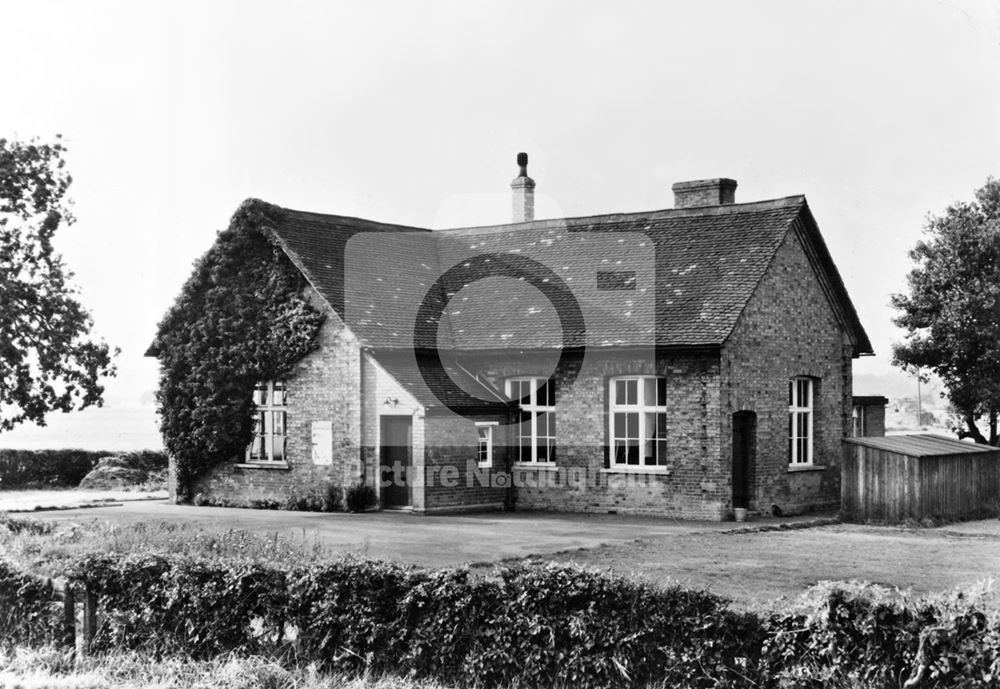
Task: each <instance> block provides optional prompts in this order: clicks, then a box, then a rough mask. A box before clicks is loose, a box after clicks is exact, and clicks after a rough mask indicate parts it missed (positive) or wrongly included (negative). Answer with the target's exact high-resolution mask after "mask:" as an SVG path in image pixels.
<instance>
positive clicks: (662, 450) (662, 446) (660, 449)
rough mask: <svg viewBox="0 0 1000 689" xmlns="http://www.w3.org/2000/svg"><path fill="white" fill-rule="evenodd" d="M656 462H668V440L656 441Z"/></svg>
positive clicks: (661, 464)
mask: <svg viewBox="0 0 1000 689" xmlns="http://www.w3.org/2000/svg"><path fill="white" fill-rule="evenodd" d="M656 463H657V464H659V465H660V466H663V465H664V464H666V463H667V441H666V440H657V441H656Z"/></svg>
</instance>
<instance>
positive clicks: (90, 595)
mask: <svg viewBox="0 0 1000 689" xmlns="http://www.w3.org/2000/svg"><path fill="white" fill-rule="evenodd" d="M52 590H53V593H54V596H55V599H56V600H61V601H62V604H63V614H62V623H63V624H62V636H61V639H60V642H61V645H62V646H64V647H66V648H71V649H76V650H77V651H79V652H80V653H81V654H82V655H86V654H87V653H89V652H90V645H91V643H92V642H93V641H94V635H95V634H97V594H96V593H94V592H93V591H89V590H85V589H83V588H82V587H79V586H73V585H72V584H70V583H67V582H65V581H63V580H59V579H56V580H53V581H52ZM78 605H79V606H80V607H81V608H82V609H81V610H80V615H79V617H78V616H77V606H78ZM78 620H79V622H80V624H77V622H78Z"/></svg>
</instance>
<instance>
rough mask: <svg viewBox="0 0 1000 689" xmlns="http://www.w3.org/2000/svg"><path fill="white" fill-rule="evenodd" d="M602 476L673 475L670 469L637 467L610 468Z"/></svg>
mask: <svg viewBox="0 0 1000 689" xmlns="http://www.w3.org/2000/svg"><path fill="white" fill-rule="evenodd" d="M601 473H602V474H647V475H652V476H670V474H671V473H672V472H671V471H670V469H654V468H652V467H649V468H646V467H637V468H635V469H632V468H628V467H610V468H604V469H601Z"/></svg>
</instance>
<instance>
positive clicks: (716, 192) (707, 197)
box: [672, 177, 736, 208]
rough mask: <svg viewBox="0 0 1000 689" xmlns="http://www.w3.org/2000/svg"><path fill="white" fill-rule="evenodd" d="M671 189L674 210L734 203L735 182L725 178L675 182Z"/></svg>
mask: <svg viewBox="0 0 1000 689" xmlns="http://www.w3.org/2000/svg"><path fill="white" fill-rule="evenodd" d="M672 189H673V191H674V208H697V207H699V206H721V205H726V204H730V203H735V202H736V180H735V179H729V178H727V177H716V178H714V179H696V180H692V181H690V182H677V183H676V184H674V185H673V187H672Z"/></svg>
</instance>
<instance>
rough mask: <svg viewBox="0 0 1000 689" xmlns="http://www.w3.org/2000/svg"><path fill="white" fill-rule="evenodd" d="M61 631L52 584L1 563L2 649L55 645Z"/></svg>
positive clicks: (0, 616)
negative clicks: (3, 647) (16, 646)
mask: <svg viewBox="0 0 1000 689" xmlns="http://www.w3.org/2000/svg"><path fill="white" fill-rule="evenodd" d="M59 629H60V617H59V603H56V602H55V598H54V596H53V592H52V584H51V583H50V582H49V581H47V580H44V579H41V578H40V577H36V576H32V575H30V574H23V573H21V572H19V571H17V570H15V569H14V568H12V567H11V566H9V565H7V564H6V563H4V562H0V647H2V646H13V645H15V644H17V645H21V646H29V647H38V646H43V645H46V644H51V643H54V642H55V641H56V639H57V635H58V633H59Z"/></svg>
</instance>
